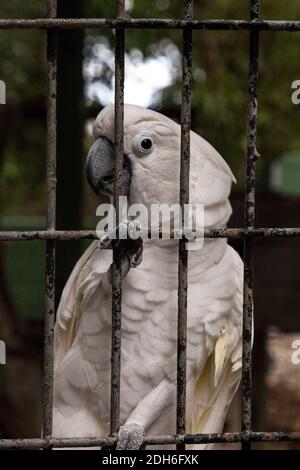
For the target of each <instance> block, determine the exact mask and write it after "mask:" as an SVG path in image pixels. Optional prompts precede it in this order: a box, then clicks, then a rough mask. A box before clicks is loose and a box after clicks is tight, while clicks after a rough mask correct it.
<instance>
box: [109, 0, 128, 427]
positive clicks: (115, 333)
mask: <svg viewBox="0 0 300 470" xmlns="http://www.w3.org/2000/svg"><path fill="white" fill-rule="evenodd" d="M116 6H117V17H123V16H124V15H125V0H117V1H116ZM124 60H125V31H124V29H117V30H116V38H115V134H114V135H115V172H114V206H115V209H116V224H117V227H118V225H119V222H120V221H119V197H120V196H121V195H122V192H123V190H122V173H123V156H124V155H123V154H124V152H123V141H124V67H125V64H124ZM117 238H118V237H117ZM121 262H122V259H121V247H120V243H119V242H118V240H116V243H114V244H113V265H112V342H111V406H110V433H111V435H114V434H115V433H116V432H117V431H118V428H119V421H120V385H121V317H122V267H121Z"/></svg>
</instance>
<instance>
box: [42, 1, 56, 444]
mask: <svg viewBox="0 0 300 470" xmlns="http://www.w3.org/2000/svg"><path fill="white" fill-rule="evenodd" d="M56 16H57V0H48V17H49V18H55V17H56ZM47 62H48V70H47V83H48V89H47V229H48V230H55V223H56V220H55V219H56V143H57V138H56V85H57V84H56V73H57V46H56V31H55V30H49V31H48V33H47ZM45 304H46V305H45V307H46V312H45V327H44V375H43V436H44V437H45V438H48V437H50V436H51V434H52V405H53V343H54V341H53V339H54V338H53V333H54V315H55V241H47V248H46V277H45Z"/></svg>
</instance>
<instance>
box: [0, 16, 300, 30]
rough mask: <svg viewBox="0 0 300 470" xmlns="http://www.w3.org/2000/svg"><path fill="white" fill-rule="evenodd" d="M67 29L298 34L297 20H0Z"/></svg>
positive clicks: (7, 24) (9, 25)
mask: <svg viewBox="0 0 300 470" xmlns="http://www.w3.org/2000/svg"><path fill="white" fill-rule="evenodd" d="M51 28H56V29H68V28H72V29H75V28H78V29H84V28H108V29H116V28H126V29H142V28H148V29H184V28H191V29H198V30H199V29H200V30H205V29H206V30H212V31H218V30H221V31H289V32H297V31H300V21H280V20H264V21H261V20H259V21H256V20H255V21H248V20H231V19H228V20H220V19H199V20H197V19H195V20H174V19H171V18H170V19H167V18H166V19H157V18H134V19H129V18H122V19H106V18H55V19H50V18H49V19H46V18H36V19H23V18H20V19H0V29H51Z"/></svg>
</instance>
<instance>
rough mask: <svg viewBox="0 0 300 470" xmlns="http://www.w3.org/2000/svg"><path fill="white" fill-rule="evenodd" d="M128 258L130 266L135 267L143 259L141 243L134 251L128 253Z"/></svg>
mask: <svg viewBox="0 0 300 470" xmlns="http://www.w3.org/2000/svg"><path fill="white" fill-rule="evenodd" d="M128 260H129V266H130V268H137V267H138V266H139V265H140V264H141V262H142V260H143V245H141V246H140V247H139V248H138V249H137V251H136V252H135V253H133V254H129V255H128Z"/></svg>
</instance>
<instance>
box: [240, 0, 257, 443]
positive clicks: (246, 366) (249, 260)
mask: <svg viewBox="0 0 300 470" xmlns="http://www.w3.org/2000/svg"><path fill="white" fill-rule="evenodd" d="M250 6H251V8H250V18H251V21H257V20H258V19H259V12H260V5H259V0H250ZM258 53H259V32H258V31H251V32H250V39H249V77H248V93H249V106H248V129H247V163H246V187H245V214H244V221H245V227H246V228H248V229H253V228H254V222H255V174H256V160H257V155H258V152H257V150H256V134H257V82H258ZM243 302H244V305H243V373H242V431H245V432H250V431H251V406H252V399H251V393H252V324H253V314H254V308H253V240H252V239H251V238H245V239H244V301H243ZM250 448H251V445H250V442H245V443H244V444H242V449H244V450H249V449H250Z"/></svg>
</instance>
